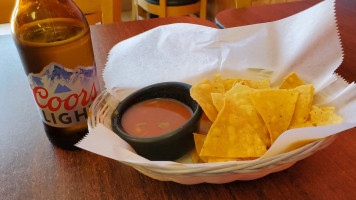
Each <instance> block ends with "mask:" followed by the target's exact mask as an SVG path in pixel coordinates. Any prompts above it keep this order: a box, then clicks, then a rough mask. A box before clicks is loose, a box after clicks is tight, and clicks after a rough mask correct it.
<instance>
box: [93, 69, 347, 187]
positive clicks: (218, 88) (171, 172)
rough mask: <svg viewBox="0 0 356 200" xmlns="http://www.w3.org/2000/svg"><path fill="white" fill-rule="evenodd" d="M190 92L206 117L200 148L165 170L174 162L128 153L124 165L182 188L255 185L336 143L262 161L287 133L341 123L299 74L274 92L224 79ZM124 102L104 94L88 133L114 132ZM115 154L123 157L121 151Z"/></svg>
mask: <svg viewBox="0 0 356 200" xmlns="http://www.w3.org/2000/svg"><path fill="white" fill-rule="evenodd" d="M190 92H191V96H192V97H193V98H194V99H195V100H196V101H197V102H198V103H199V104H200V105H201V107H202V109H203V110H204V113H205V117H203V118H202V120H201V129H200V130H201V132H199V133H194V139H195V148H194V149H193V150H192V151H191V152H190V153H189V154H188V155H186V156H185V157H183V158H182V159H180V160H177V161H176V162H177V164H175V165H171V164H169V165H166V163H170V161H148V160H145V159H144V158H142V157H141V158H137V157H136V156H137V155H136V154H135V153H134V151H133V150H132V149H131V148H128V151H129V154H130V151H132V152H131V155H129V156H126V157H125V158H119V160H120V161H121V162H123V163H125V164H128V165H130V166H132V167H134V168H135V169H137V170H138V171H140V172H142V173H143V174H146V175H148V176H150V177H152V178H155V179H158V180H170V181H175V182H178V183H183V184H195V183H201V182H209V183H226V182H231V181H234V180H251V179H256V178H260V177H263V176H265V175H267V174H270V173H272V172H277V171H280V170H283V169H286V168H288V167H290V166H292V165H293V164H294V163H295V162H297V161H299V160H301V159H304V158H306V157H308V156H310V155H312V154H313V153H315V152H316V151H318V150H320V149H322V148H324V147H326V146H328V145H329V144H330V143H331V142H332V141H333V140H334V138H335V136H330V137H326V138H324V139H319V138H317V139H313V140H303V141H299V142H298V143H294V144H293V145H289V147H288V149H287V150H285V153H281V154H278V155H274V156H270V157H267V158H263V157H262V156H264V154H265V153H266V152H267V150H268V149H269V148H270V147H271V146H272V144H273V143H274V142H275V141H276V140H277V138H278V137H279V135H281V134H282V133H283V132H285V131H287V130H289V129H296V128H300V127H315V126H325V125H330V124H339V123H341V122H342V118H341V117H340V116H338V115H337V114H336V113H335V112H334V109H335V108H333V107H318V106H315V105H313V104H312V102H313V96H314V88H313V85H309V84H306V83H304V82H303V81H302V80H301V79H300V78H299V76H298V75H297V74H296V73H291V74H290V75H288V76H287V77H286V78H285V79H284V80H283V82H282V83H281V84H280V86H279V88H271V86H270V84H269V80H267V79H264V80H257V81H255V80H246V79H241V78H236V79H235V78H234V79H232V78H228V79H223V78H222V77H221V76H220V75H215V76H214V79H213V80H212V81H210V80H208V79H206V80H204V81H202V82H200V83H198V84H196V85H194V86H193V87H192V88H191V91H190ZM119 103H120V102H119V101H118V100H117V99H116V98H115V97H114V96H112V95H110V94H109V93H108V92H106V91H104V92H102V93H101V94H100V95H99V96H98V98H97V99H96V100H95V101H94V102H93V105H92V106H91V110H90V113H91V115H90V117H89V120H88V124H89V128H90V129H91V130H93V129H95V128H98V127H97V126H103V125H104V126H105V127H106V129H108V130H107V132H111V130H109V129H110V127H111V115H112V113H113V111H114V110H115V108H116V106H117V105H118V104H119ZM99 128H101V129H103V128H104V127H99ZM104 129H105V128H104ZM101 131H103V130H101ZM103 132H105V131H103ZM98 137H101V136H100V135H98ZM105 137H107V136H105ZM116 139H117V138H116ZM93 140H95V142H98V141H99V140H100V139H93ZM126 147H127V146H126ZM114 151H118V152H116V153H117V154H119V153H123V152H122V151H123V149H122V148H120V149H119V148H118V149H115V150H114ZM120 151H121V152H120ZM94 152H95V151H94ZM126 153H127V152H126ZM106 156H107V157H110V156H109V155H106ZM114 156H117V155H114ZM130 156H131V157H130ZM115 159H118V158H117V157H116V158H115ZM178 163H182V164H181V165H178Z"/></svg>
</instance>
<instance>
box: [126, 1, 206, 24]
mask: <svg viewBox="0 0 356 200" xmlns="http://www.w3.org/2000/svg"><path fill="white" fill-rule="evenodd" d="M206 4H207V0H132V19H133V20H136V19H137V16H138V15H140V14H142V13H143V10H144V11H146V12H148V13H150V14H154V15H158V16H159V17H174V16H184V15H189V14H194V13H198V12H199V16H200V18H202V19H205V18H206Z"/></svg>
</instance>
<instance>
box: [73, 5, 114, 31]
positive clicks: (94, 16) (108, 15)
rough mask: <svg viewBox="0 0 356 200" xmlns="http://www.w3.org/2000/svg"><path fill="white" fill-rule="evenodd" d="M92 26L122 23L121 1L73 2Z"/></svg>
mask: <svg viewBox="0 0 356 200" xmlns="http://www.w3.org/2000/svg"><path fill="white" fill-rule="evenodd" d="M73 2H74V3H75V4H76V5H77V6H78V7H79V8H80V10H82V12H83V14H84V16H85V18H86V19H87V21H88V23H89V24H90V25H94V24H97V23H103V24H107V23H113V22H121V0H73Z"/></svg>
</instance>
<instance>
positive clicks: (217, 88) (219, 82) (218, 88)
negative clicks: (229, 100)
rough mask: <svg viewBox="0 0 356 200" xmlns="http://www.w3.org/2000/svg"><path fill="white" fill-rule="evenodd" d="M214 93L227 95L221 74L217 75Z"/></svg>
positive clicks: (214, 81)
mask: <svg viewBox="0 0 356 200" xmlns="http://www.w3.org/2000/svg"><path fill="white" fill-rule="evenodd" d="M213 86H214V92H216V93H222V94H223V93H225V86H224V82H223V79H222V78H221V75H220V74H216V75H215V76H214V80H213Z"/></svg>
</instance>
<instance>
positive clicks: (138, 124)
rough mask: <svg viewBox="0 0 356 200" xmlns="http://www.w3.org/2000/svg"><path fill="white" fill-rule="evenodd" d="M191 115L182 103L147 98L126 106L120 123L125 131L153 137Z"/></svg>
mask: <svg viewBox="0 0 356 200" xmlns="http://www.w3.org/2000/svg"><path fill="white" fill-rule="evenodd" d="M191 116H192V110H191V109H190V108H189V107H188V106H186V105H184V104H183V103H181V102H179V101H177V100H173V99H166V98H156V99H149V100H146V101H142V102H139V103H137V104H134V105H133V106H131V107H130V108H128V109H127V110H126V111H125V113H124V114H123V116H122V120H121V124H122V126H123V128H124V130H125V132H126V133H128V134H130V135H133V136H136V137H153V136H158V135H162V134H164V133H168V132H170V131H173V130H174V129H177V128H178V127H180V126H182V125H183V124H184V123H185V122H186V121H188V119H189V118H190V117H191Z"/></svg>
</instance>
